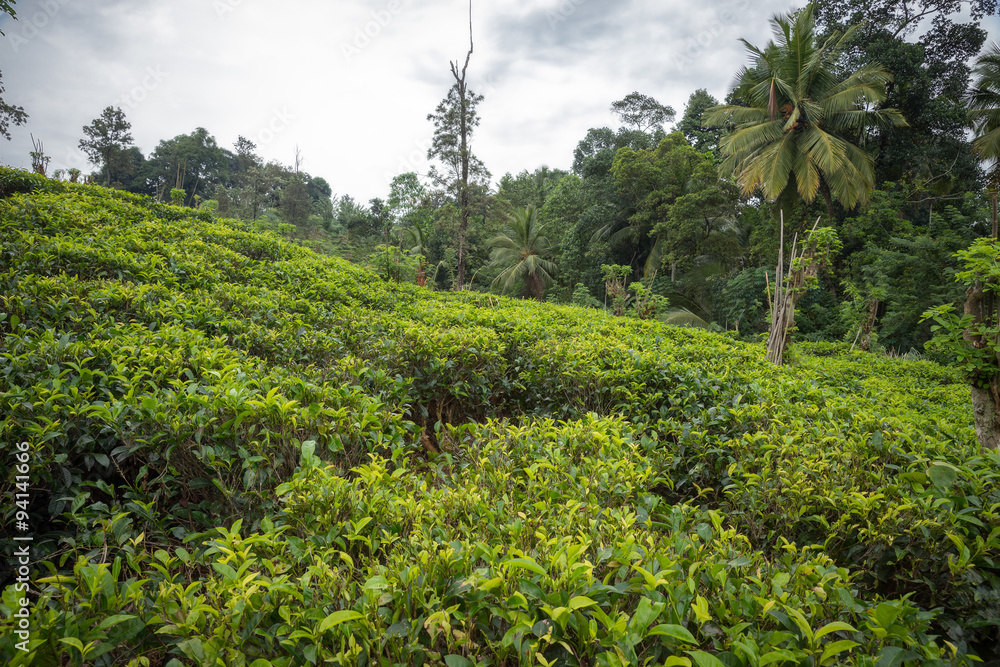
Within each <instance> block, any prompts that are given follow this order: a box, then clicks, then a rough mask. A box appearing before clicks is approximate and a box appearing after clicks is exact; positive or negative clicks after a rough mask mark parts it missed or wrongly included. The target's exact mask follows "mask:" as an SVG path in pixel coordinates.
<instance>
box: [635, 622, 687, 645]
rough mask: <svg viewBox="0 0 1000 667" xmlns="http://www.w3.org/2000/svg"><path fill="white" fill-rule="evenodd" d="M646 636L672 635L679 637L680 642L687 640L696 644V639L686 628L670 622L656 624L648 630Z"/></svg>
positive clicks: (675, 637)
mask: <svg viewBox="0 0 1000 667" xmlns="http://www.w3.org/2000/svg"><path fill="white" fill-rule="evenodd" d="M647 636H648V637H673V638H674V639H679V640H681V641H682V642H687V643H689V644H697V643H698V640H697V639H695V638H694V635H692V634H691V633H690V632H688V630H687V628H684V627H682V626H680V625H672V624H670V623H664V624H663V625H657V626H656V627H655V628H653V629H652V630H650V631H649V633H648V634H647Z"/></svg>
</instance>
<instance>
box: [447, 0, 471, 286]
mask: <svg viewBox="0 0 1000 667" xmlns="http://www.w3.org/2000/svg"><path fill="white" fill-rule="evenodd" d="M474 48H475V45H474V44H473V41H472V0H469V52H468V53H467V54H465V65H464V66H463V67H462V73H461V76H459V70H458V61H452V62H451V63H450V64H451V74H452V76H454V77H455V84H456V85H457V87H458V98H459V101H460V104H461V109H460V115H459V121H458V122H459V135H460V139H459V141H460V142H461V143H460V148H459V150H460V156H461V160H462V174H461V180H460V182H459V207H460V209H461V216H462V217H461V222H460V223H459V226H458V275H457V276H456V282H457V286H458V289H459V290H461V289H463V287H464V284H465V246H466V239H467V237H468V231H469V126H468V108H469V99H468V85H467V83H466V74H467V73H468V70H469V60H470V59H471V58H472V51H473V49H474Z"/></svg>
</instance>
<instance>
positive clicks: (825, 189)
mask: <svg viewBox="0 0 1000 667" xmlns="http://www.w3.org/2000/svg"><path fill="white" fill-rule="evenodd" d="M819 191H820V192H822V193H823V199H824V200H825V201H826V219H827V220H829V221H830V226H833V196H832V195H831V194H830V186H829V185H827V184H826V179H824V178H823V177H822V176H820V177H819Z"/></svg>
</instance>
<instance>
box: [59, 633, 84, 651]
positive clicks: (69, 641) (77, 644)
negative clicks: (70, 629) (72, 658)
mask: <svg viewBox="0 0 1000 667" xmlns="http://www.w3.org/2000/svg"><path fill="white" fill-rule="evenodd" d="M59 641H61V642H62V643H63V644H66V645H68V646H72V647H73V648H75V649H76V650H78V651H79V652H80V655H83V642H81V641H80V640H79V639H77V638H76V637H60V638H59Z"/></svg>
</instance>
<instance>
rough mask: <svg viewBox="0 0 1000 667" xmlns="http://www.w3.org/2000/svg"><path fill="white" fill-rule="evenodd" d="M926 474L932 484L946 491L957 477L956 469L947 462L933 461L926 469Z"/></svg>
mask: <svg viewBox="0 0 1000 667" xmlns="http://www.w3.org/2000/svg"><path fill="white" fill-rule="evenodd" d="M927 476H928V477H930V478H931V482H933V483H934V486H936V487H937V488H938V489H940V490H941V491H947V490H948V489H950V488H951V487H952V485H953V484H954V483H955V481H956V480H957V479H958V470H957V469H956V468H955V467H954V466H951V465H948V464H947V463H935V464H934V465H932V466H931V467H930V469H929V470H928V471H927Z"/></svg>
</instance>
